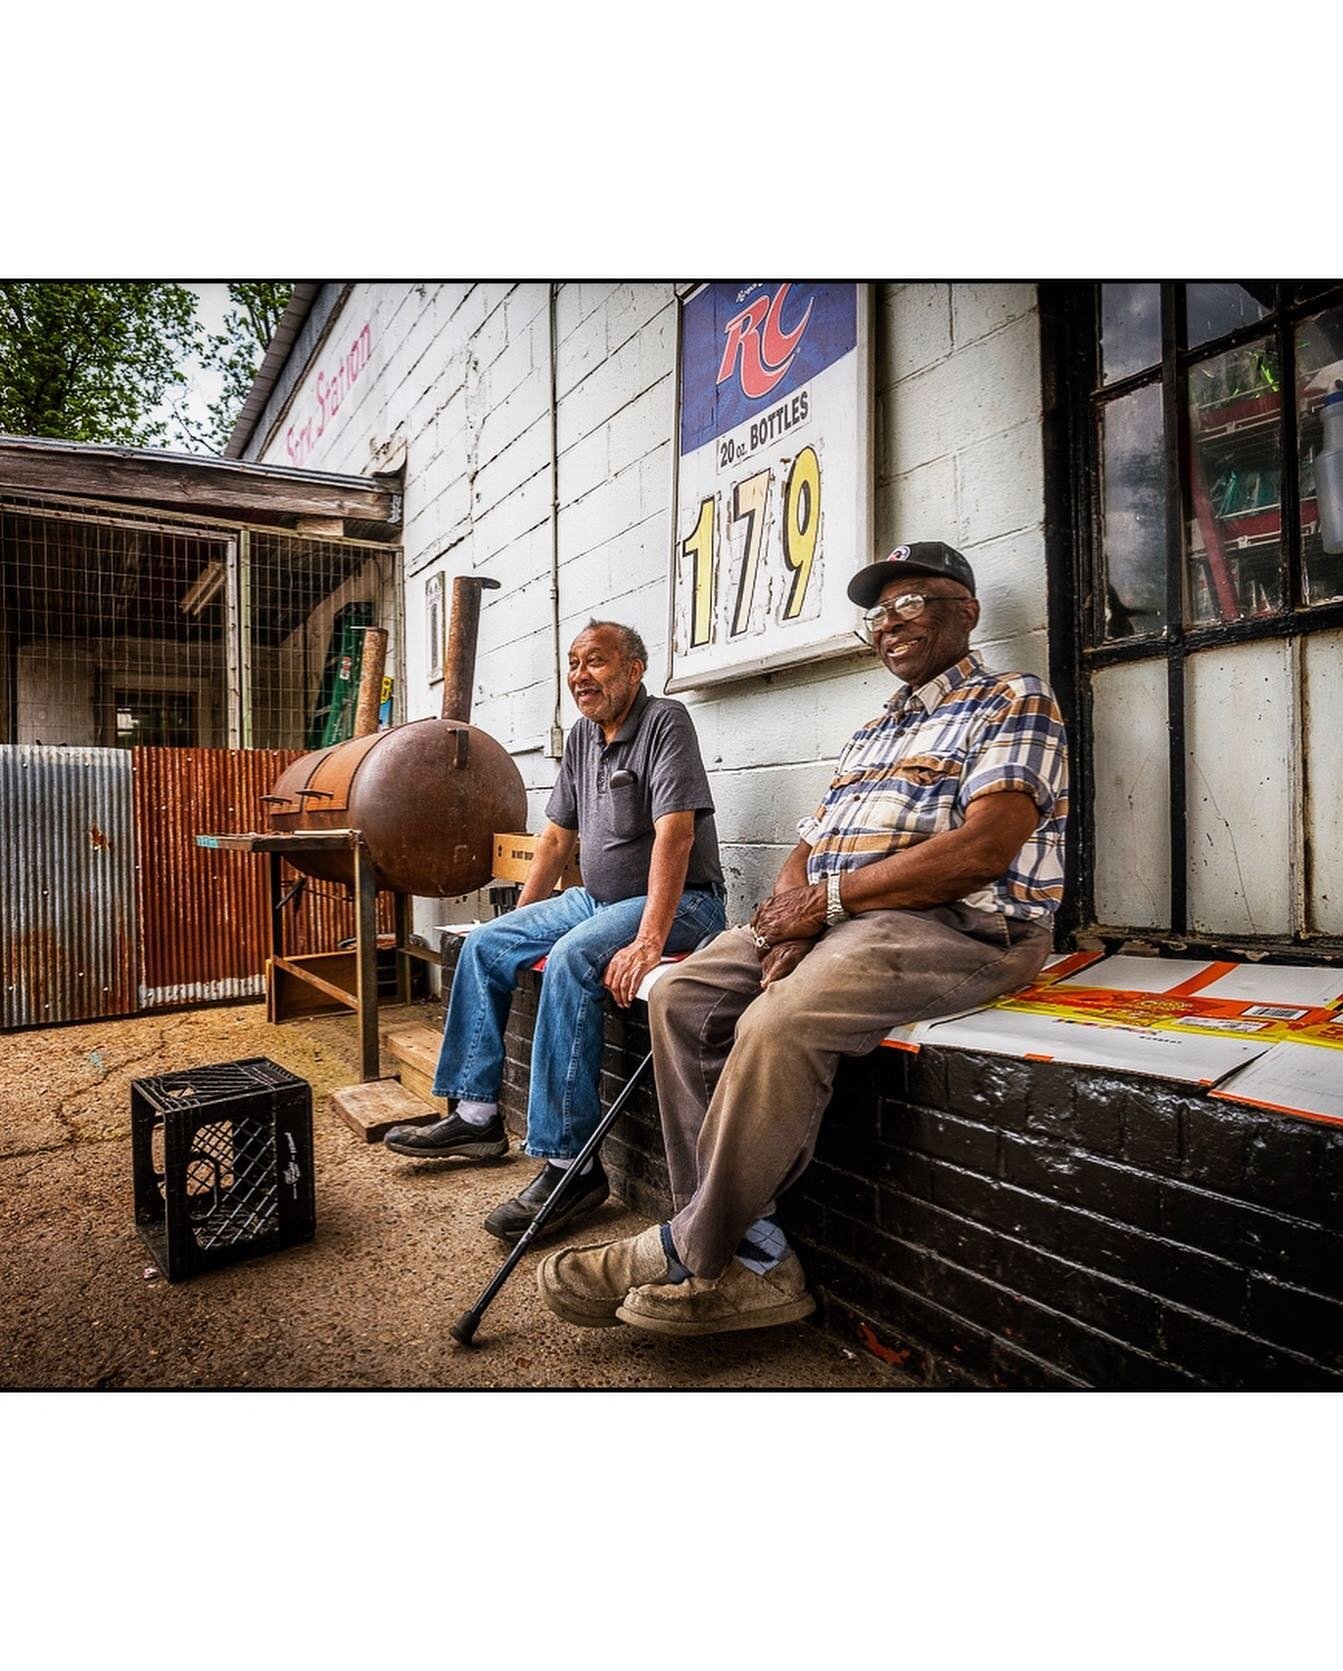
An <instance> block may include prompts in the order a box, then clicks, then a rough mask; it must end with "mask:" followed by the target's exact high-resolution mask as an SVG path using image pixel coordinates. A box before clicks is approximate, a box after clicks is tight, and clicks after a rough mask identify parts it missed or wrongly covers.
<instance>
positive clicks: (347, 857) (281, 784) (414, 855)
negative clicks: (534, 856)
mask: <svg viewBox="0 0 1343 1671" xmlns="http://www.w3.org/2000/svg"><path fill="white" fill-rule="evenodd" d="M498 584H499V582H498V581H497V580H485V579H483V578H479V577H474V576H471V577H467V576H459V577H458V578H457V579H456V580H454V582H453V591H452V619H451V624H450V627H449V632H448V646H447V651H446V654H445V658H444V668H443V707H442V713H441V715H440V717H439V718H438V719H421V720H413V721H411V722H410V723H409V724H406V725H398V726H393V727H392V729H391V730H389V731H377V732H374V733H373V734H372V735H370V736H366V737H351V738H350V739H349V740H348V741H347V742H343V743H336V744H334V745H333V746H332V747H330V748H324V749H318V750H317V751H316V752H315V753H313V754H305V755H304V756H303V757H302V759H300V760H296V761H294V763H293V765H291V766H289V767H288V768H287V769H286V770H285V771H284V772H283V773H282V774H281V776H280V778H279V780H278V782H277V783H276V784H275V787H274V789H273V790H272V792H271V793H270V794H269V795H267V796H265V797H264V799H265V804H266V810H267V816H268V819H269V823H270V827H271V829H272V830H274V831H277V832H279V833H282V834H285V835H296V834H300V833H308V832H314V831H318V830H358V831H359V833H360V835H361V837H362V839H363V843H364V846H365V847H366V848H367V850H368V855H369V859H370V861H371V863H372V865H373V874H374V882H375V886H376V887H378V888H389V889H391V890H392V891H393V892H395V893H398V894H419V895H421V896H422V897H425V898H430V899H441V898H448V897H450V896H452V895H455V894H466V893H473V892H474V891H475V890H476V889H477V888H483V887H484V886H485V884H486V883H487V882H488V881H489V879H490V871H491V866H492V863H493V852H494V834H495V831H496V830H521V829H525V828H526V818H527V794H526V791H525V789H524V788H523V784H522V776H521V774H520V773H519V771H518V769H517V767H516V766H515V765H514V764H513V761H512V759H511V758H510V756H509V755H508V753H507V752H506V750H505V749H503V748H502V747H501V746H500V744H499V743H497V742H496V741H495V740H494V738H493V737H491V736H490V735H489V734H488V732H485V731H481V730H479V729H477V727H475V726H474V725H470V724H468V723H467V722H468V720H469V719H470V715H471V696H472V689H473V687H474V683H475V666H476V638H477V633H478V629H479V624H480V593H481V589H482V588H483V587H485V586H497V585H498ZM289 862H290V864H292V865H293V866H294V868H295V869H296V870H299V871H300V872H302V873H303V874H305V875H308V876H312V877H318V878H321V879H324V880H326V881H332V882H343V883H345V884H346V885H347V886H350V887H353V885H354V880H355V876H354V856H353V854H352V853H351V851H350V850H349V849H344V850H335V851H321V850H315V851H314V850H303V849H301V848H296V850H295V851H294V853H293V854H292V855H289Z"/></svg>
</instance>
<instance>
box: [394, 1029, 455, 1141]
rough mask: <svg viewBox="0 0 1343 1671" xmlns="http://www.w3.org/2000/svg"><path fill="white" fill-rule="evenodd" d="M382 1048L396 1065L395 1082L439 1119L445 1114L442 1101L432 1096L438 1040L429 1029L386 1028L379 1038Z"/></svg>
mask: <svg viewBox="0 0 1343 1671" xmlns="http://www.w3.org/2000/svg"><path fill="white" fill-rule="evenodd" d="M382 1043H383V1048H384V1049H385V1050H386V1051H387V1054H388V1055H389V1056H391V1057H392V1059H393V1060H394V1061H395V1062H396V1065H397V1069H398V1078H399V1079H400V1081H401V1083H402V1084H403V1085H404V1086H405V1087H406V1089H407V1090H408V1091H410V1092H412V1093H413V1094H414V1095H415V1096H417V1097H422V1098H423V1099H424V1101H425V1102H427V1103H429V1104H430V1105H431V1106H432V1107H433V1109H434V1113H435V1116H436V1118H438V1119H440V1120H441V1119H442V1118H443V1116H444V1115H445V1114H446V1113H447V1111H448V1103H447V1098H446V1097H436V1096H435V1095H434V1070H435V1068H436V1067H437V1066H438V1051H439V1044H440V1038H439V1035H438V1033H436V1032H435V1031H434V1029H433V1028H432V1027H425V1026H423V1025H416V1026H413V1027H389V1028H388V1029H387V1031H386V1032H385V1033H384V1034H383V1035H382Z"/></svg>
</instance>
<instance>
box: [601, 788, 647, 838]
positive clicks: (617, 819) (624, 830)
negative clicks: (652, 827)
mask: <svg viewBox="0 0 1343 1671" xmlns="http://www.w3.org/2000/svg"><path fill="white" fill-rule="evenodd" d="M609 793H610V796H611V833H612V834H613V835H615V836H617V837H619V838H620V840H622V841H629V840H631V839H632V838H633V837H635V836H639V835H643V834H644V833H645V832H646V831H647V829H648V822H649V821H648V812H647V809H646V808H645V806H644V795H643V790H642V789H641V787H640V786H639V784H638V783H637V782H635V783H616V784H612V785H611V787H610V791H609Z"/></svg>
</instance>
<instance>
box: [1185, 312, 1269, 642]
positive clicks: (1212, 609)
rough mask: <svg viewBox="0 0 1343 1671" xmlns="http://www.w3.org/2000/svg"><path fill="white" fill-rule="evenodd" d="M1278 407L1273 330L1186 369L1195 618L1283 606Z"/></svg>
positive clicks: (1228, 617) (1234, 616)
mask: <svg viewBox="0 0 1343 1671" xmlns="http://www.w3.org/2000/svg"><path fill="white" fill-rule="evenodd" d="M1281 406H1282V392H1281V386H1280V380H1279V377H1278V358H1277V350H1276V349H1275V348H1274V346H1273V344H1272V342H1271V341H1270V340H1269V339H1268V338H1267V337H1261V338H1259V340H1258V341H1257V342H1252V343H1249V344H1247V345H1246V346H1245V347H1244V348H1235V349H1232V350H1231V352H1230V353H1227V354H1218V355H1216V356H1215V357H1214V358H1213V359H1210V360H1203V361H1201V362H1200V363H1199V364H1198V365H1196V366H1193V367H1191V368H1190V372H1189V438H1190V449H1189V470H1190V481H1189V505H1190V508H1191V510H1192V512H1193V515H1192V516H1191V518H1190V520H1189V546H1188V550H1189V571H1188V577H1187V600H1186V606H1187V610H1188V616H1189V619H1190V621H1193V622H1215V621H1235V620H1238V619H1240V618H1241V617H1242V616H1245V615H1267V614H1271V613H1272V612H1273V611H1274V610H1277V609H1280V608H1281V607H1282V571H1281V545H1282V542H1281V537H1280V535H1281V505H1280V499H1281V484H1282V472H1281V461H1282V455H1281V437H1280V435H1279V431H1278V416H1279V412H1280V410H1281Z"/></svg>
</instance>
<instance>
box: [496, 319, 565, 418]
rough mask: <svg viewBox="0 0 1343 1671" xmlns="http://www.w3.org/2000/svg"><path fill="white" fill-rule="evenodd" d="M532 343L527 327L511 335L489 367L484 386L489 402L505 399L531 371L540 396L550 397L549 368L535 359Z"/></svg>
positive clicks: (529, 376)
mask: <svg viewBox="0 0 1343 1671" xmlns="http://www.w3.org/2000/svg"><path fill="white" fill-rule="evenodd" d="M535 346H536V345H535V343H534V342H533V340H532V333H531V332H530V331H529V330H526V331H522V332H521V333H520V334H519V335H518V336H516V337H514V338H512V340H511V341H510V342H509V344H508V346H507V347H506V348H505V349H504V351H503V353H502V354H500V355H499V357H498V359H497V360H494V361H493V362H492V363H491V365H490V366H489V374H488V377H487V379H486V386H487V388H488V389H489V392H490V401H491V404H492V405H498V404H499V403H500V402H501V401H504V400H506V399H507V398H508V396H509V395H511V394H512V393H513V391H514V390H515V389H516V388H517V386H518V384H519V383H521V382H523V381H524V380H525V379H528V378H531V376H532V373H533V371H537V372H539V374H540V375H539V377H538V378H537V381H538V382H539V384H540V386H541V390H542V399H543V400H545V401H549V399H550V371H549V367H548V366H547V365H546V364H545V361H544V357H543V358H542V359H541V360H537V359H536V358H535Z"/></svg>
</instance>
